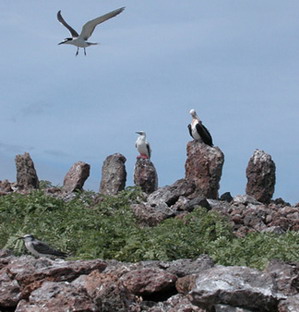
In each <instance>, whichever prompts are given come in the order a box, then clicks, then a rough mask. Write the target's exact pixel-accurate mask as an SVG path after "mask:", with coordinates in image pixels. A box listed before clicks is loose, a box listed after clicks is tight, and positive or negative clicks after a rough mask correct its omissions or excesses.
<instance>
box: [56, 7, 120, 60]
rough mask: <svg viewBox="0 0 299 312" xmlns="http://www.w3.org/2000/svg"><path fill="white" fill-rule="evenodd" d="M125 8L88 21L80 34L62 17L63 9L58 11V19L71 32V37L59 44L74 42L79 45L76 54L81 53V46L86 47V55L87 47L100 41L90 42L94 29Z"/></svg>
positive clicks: (73, 43)
mask: <svg viewBox="0 0 299 312" xmlns="http://www.w3.org/2000/svg"><path fill="white" fill-rule="evenodd" d="M124 9H125V8H124V7H123V8H120V9H117V10H114V11H112V12H109V13H107V14H105V15H103V16H100V17H97V18H95V19H93V20H90V21H88V22H87V23H86V24H84V25H83V27H82V30H81V33H80V35H79V34H78V33H77V32H76V30H75V29H73V28H72V27H71V26H70V25H69V24H68V23H67V22H66V21H65V20H64V18H63V17H62V15H61V11H58V13H57V19H58V21H59V22H60V23H61V24H62V25H63V26H65V27H66V28H67V29H68V30H69V31H70V33H71V36H72V37H71V38H65V39H64V41H62V42H60V43H58V44H72V45H74V46H76V47H77V52H76V55H78V53H79V48H83V49H84V54H85V55H86V50H85V48H87V47H89V46H91V45H97V44H98V43H93V42H88V41H87V40H88V38H89V37H90V36H91V35H92V33H93V31H94V29H95V28H96V26H97V25H98V24H101V23H103V22H105V21H107V20H108V19H110V18H112V17H114V16H116V15H118V14H120V13H121V12H122V11H123V10H124Z"/></svg>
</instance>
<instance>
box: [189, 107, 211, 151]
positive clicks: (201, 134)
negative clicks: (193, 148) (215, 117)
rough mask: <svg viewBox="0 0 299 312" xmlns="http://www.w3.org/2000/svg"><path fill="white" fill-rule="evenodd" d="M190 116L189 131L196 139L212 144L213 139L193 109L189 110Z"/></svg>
mask: <svg viewBox="0 0 299 312" xmlns="http://www.w3.org/2000/svg"><path fill="white" fill-rule="evenodd" d="M190 114H191V116H192V121H191V124H189V125H188V129H189V133H190V135H191V136H192V138H193V139H194V140H196V141H200V140H201V141H202V142H203V143H205V144H207V145H210V146H213V139H212V136H211V134H210V132H209V130H208V129H207V128H206V127H205V126H204V125H203V124H202V122H201V120H200V119H199V117H198V116H197V114H196V111H195V110H194V109H191V110H190Z"/></svg>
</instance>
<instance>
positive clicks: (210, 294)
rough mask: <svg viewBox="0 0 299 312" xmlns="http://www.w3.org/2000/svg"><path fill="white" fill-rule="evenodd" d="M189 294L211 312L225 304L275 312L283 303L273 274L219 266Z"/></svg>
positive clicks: (203, 276) (200, 276)
mask: <svg viewBox="0 0 299 312" xmlns="http://www.w3.org/2000/svg"><path fill="white" fill-rule="evenodd" d="M189 294H190V297H191V302H192V303H193V304H195V305H198V306H200V307H202V308H205V309H208V310H209V309H212V308H213V306H214V305H215V304H225V305H231V306H234V307H243V308H246V309H255V310H258V311H269V312H273V311H277V305H278V302H279V300H280V299H284V297H283V296H282V295H279V294H278V293H277V289H276V284H275V282H274V280H273V279H272V277H271V275H270V274H267V273H261V272H260V271H258V270H255V269H251V268H247V267H223V266H217V267H214V268H211V269H208V270H206V271H203V272H201V273H199V274H198V276H197V279H196V285H195V287H194V288H193V289H192V290H191V292H190V293H189Z"/></svg>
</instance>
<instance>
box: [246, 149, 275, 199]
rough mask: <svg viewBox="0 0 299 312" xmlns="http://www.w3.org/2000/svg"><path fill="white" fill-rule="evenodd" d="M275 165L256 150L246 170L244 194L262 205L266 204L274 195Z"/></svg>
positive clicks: (266, 155)
mask: <svg viewBox="0 0 299 312" xmlns="http://www.w3.org/2000/svg"><path fill="white" fill-rule="evenodd" d="M275 169H276V168H275V163H274V161H273V160H272V158H271V156H270V155H269V154H267V153H265V152H264V151H261V150H256V151H255V152H254V153H253V156H252V157H251V158H250V159H249V162H248V166H247V169H246V177H247V185H246V194H247V195H251V196H253V197H254V198H255V199H256V200H258V201H260V202H262V203H268V202H269V201H270V200H271V198H272V196H273V193H274V187H275V179H276V178H275Z"/></svg>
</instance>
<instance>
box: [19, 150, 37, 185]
mask: <svg viewBox="0 0 299 312" xmlns="http://www.w3.org/2000/svg"><path fill="white" fill-rule="evenodd" d="M15 161H16V169H17V187H18V188H19V189H25V190H30V189H37V188H38V186H39V180H38V177H37V174H36V170H35V168H34V163H33V161H32V159H31V156H30V154H29V153H24V154H23V155H17V156H16V159H15Z"/></svg>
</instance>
